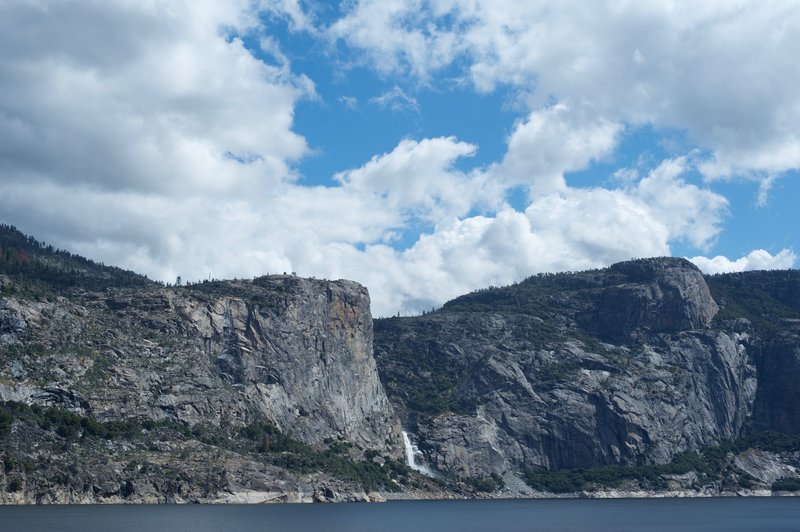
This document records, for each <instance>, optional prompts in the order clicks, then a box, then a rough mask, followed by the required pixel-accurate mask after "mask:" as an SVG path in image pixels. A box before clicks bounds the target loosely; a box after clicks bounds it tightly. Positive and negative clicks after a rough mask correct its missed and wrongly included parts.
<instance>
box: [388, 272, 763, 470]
mask: <svg viewBox="0 0 800 532" xmlns="http://www.w3.org/2000/svg"><path fill="white" fill-rule="evenodd" d="M526 283H527V285H526ZM526 283H523V284H522V285H520V286H519V287H510V288H508V289H499V290H497V291H496V292H494V293H493V292H491V291H489V292H488V293H487V292H482V293H479V294H476V295H474V296H471V297H467V298H465V299H464V300H461V301H459V300H456V302H455V303H454V304H452V305H449V306H448V305H446V306H445V308H444V309H443V310H442V311H439V312H436V313H433V314H429V315H427V316H423V317H417V318H405V319H402V318H401V319H397V318H395V319H391V320H385V321H381V322H379V323H376V356H377V357H378V360H379V367H380V368H381V371H382V376H383V379H384V382H385V384H386V386H387V389H388V392H389V394H390V396H391V397H392V398H393V399H394V401H395V404H396V406H397V410H398V411H399V412H400V413H401V414H402V415H403V417H404V420H405V422H406V424H407V425H408V426H409V427H410V428H411V429H412V430H413V431H414V432H416V433H417V435H418V439H419V441H418V444H419V447H420V449H421V450H422V451H423V453H424V454H425V456H426V457H427V459H428V462H429V464H430V465H432V466H433V467H435V468H437V469H438V470H440V471H443V472H446V473H449V474H455V475H457V476H460V477H474V476H485V475H489V474H492V473H494V474H500V475H502V474H505V473H508V472H519V471H522V470H525V469H537V468H542V469H551V470H554V469H562V468H574V467H589V466H594V465H599V464H627V465H637V464H645V463H665V462H668V461H669V460H670V459H671V458H672V457H673V456H674V455H675V454H676V453H680V452H682V451H687V450H697V449H700V448H702V447H705V446H709V445H714V444H717V443H719V442H720V441H723V440H727V439H731V438H735V437H737V436H738V435H739V434H740V432H741V430H742V428H743V426H744V425H745V422H746V421H747V420H748V419H750V417H751V415H752V412H753V404H754V401H755V396H756V369H755V366H754V362H753V360H752V358H751V355H750V354H749V353H748V351H747V348H746V346H747V344H748V341H749V338H750V337H749V335H748V333H747V332H746V331H745V330H742V327H739V328H730V327H728V328H726V327H722V328H717V329H711V328H709V327H710V325H711V324H712V319H713V317H714V315H715V314H716V312H717V305H716V303H715V302H714V299H713V298H712V297H711V294H710V291H709V288H708V285H707V284H706V282H705V280H704V278H703V276H702V275H701V274H700V272H699V271H698V270H697V268H695V267H694V266H693V265H691V264H689V263H688V262H687V261H684V260H680V259H650V260H645V261H634V262H631V263H623V264H619V265H615V266H613V267H611V268H609V269H608V270H602V271H595V272H587V273H585V274H574V275H572V276H564V277H562V278H559V277H555V278H553V277H540V278H534V279H531V280H529V281H526ZM493 298H494V302H495V303H496V304H493ZM493 307H494V310H492V308H493ZM413 353H419V356H424V357H425V359H426V361H427V362H426V363H424V364H423V363H416V364H415V362H414V359H413V358H412V357H413ZM431 360H435V361H438V362H436V363H432V362H430V361H431ZM430 380H433V381H440V382H444V383H445V387H444V388H445V392H447V393H448V394H449V401H448V403H447V404H444V405H442V404H437V403H434V402H426V401H425V395H424V394H421V393H415V389H416V390H424V389H425V386H426V383H427V382H428V381H430Z"/></svg>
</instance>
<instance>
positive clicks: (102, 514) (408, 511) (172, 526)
mask: <svg viewBox="0 0 800 532" xmlns="http://www.w3.org/2000/svg"><path fill="white" fill-rule="evenodd" d="M0 530H2V531H3V532H10V531H26V532H29V531H39V530H41V531H44V530H47V531H50V530H60V531H92V530H113V531H114V532H133V531H151V530H169V531H187V532H189V531H192V532H203V531H241V532H244V531H251V530H252V531H256V530H257V531H275V532H278V531H304V530H308V531H342V532H345V531H347V532H360V531H373V530H380V531H387V532H391V531H398V532H399V531H406V530H414V531H418V532H424V531H459V532H463V531H488V530H492V531H538V530H541V531H553V532H559V531H564V532H566V531H570V532H572V531H574V532H578V531H584V530H594V531H609V532H610V531H614V532H624V531H641V530H647V531H650V532H654V531H666V530H670V531H671V530H681V531H691V530H697V531H705V532H710V531H720V532H721V531H726V532H731V531H755V530H758V531H773V530H781V531H797V530H800V499H798V498H793V497H752V498H715V499H705V498H695V499H537V500H465V501H394V502H387V503H382V504H366V503H350V504H276V505H219V506H214V505H161V506H148V505H144V506H142V505H128V506H116V505H107V506H93V505H86V506H77V505H76V506H7V507H0Z"/></svg>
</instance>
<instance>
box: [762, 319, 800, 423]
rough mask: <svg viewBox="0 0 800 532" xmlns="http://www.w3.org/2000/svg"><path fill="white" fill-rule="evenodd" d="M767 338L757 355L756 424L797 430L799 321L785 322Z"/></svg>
mask: <svg viewBox="0 0 800 532" xmlns="http://www.w3.org/2000/svg"><path fill="white" fill-rule="evenodd" d="M787 327H788V330H785V331H781V332H780V333H778V334H776V335H775V336H774V337H773V338H771V339H769V340H768V341H767V342H766V345H765V346H764V349H763V355H762V356H761V357H759V359H758V372H759V381H760V382H763V383H765V384H764V385H763V386H759V388H758V396H757V400H756V412H755V418H756V424H757V426H758V428H761V429H764V430H773V431H776V432H787V433H795V434H796V433H800V385H799V383H800V322H790V323H788V324H787Z"/></svg>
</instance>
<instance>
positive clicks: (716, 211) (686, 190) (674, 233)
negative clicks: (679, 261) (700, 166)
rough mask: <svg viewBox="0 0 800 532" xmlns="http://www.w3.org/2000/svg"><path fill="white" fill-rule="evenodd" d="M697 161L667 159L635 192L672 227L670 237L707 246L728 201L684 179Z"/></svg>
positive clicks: (710, 243) (681, 158)
mask: <svg viewBox="0 0 800 532" xmlns="http://www.w3.org/2000/svg"><path fill="white" fill-rule="evenodd" d="M693 164H694V163H693V162H692V161H691V160H690V159H689V158H687V157H679V158H676V159H667V160H665V161H663V162H662V163H661V164H660V165H659V166H658V167H656V168H655V169H654V170H653V171H651V172H650V173H649V174H648V175H647V177H645V178H644V179H642V180H641V181H639V183H638V184H637V185H636V187H635V189H634V193H635V195H636V196H637V197H639V198H641V199H642V200H643V201H644V202H645V203H646V204H647V205H648V206H649V208H650V210H651V212H652V215H653V217H654V218H655V219H657V220H659V221H661V223H663V224H664V225H665V226H666V227H667V228H668V229H669V231H670V240H673V241H674V240H685V241H688V242H689V243H690V244H692V246H694V247H697V248H703V249H707V248H709V247H710V246H711V245H712V244H713V243H714V241H715V239H716V237H717V235H718V234H719V232H720V230H721V226H722V220H723V218H724V216H725V215H726V214H727V212H728V210H727V207H728V201H727V200H726V199H725V198H724V197H722V196H720V195H719V194H716V193H714V192H712V191H710V190H708V189H703V188H700V187H698V186H696V185H692V184H689V183H686V182H685V181H684V180H683V179H682V178H681V176H682V175H683V174H684V173H686V172H687V171H688V170H689V169H690V168H691V167H692V166H693Z"/></svg>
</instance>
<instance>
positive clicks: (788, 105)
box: [329, 0, 800, 179]
mask: <svg viewBox="0 0 800 532" xmlns="http://www.w3.org/2000/svg"><path fill="white" fill-rule="evenodd" d="M799 25H800V5H798V4H797V2H794V1H791V0H785V1H781V0H774V1H767V2H746V1H744V0H736V1H727V0H725V1H711V2H703V3H702V4H698V3H697V2H690V1H688V0H682V1H678V2H674V1H669V0H662V1H651V2H625V3H619V2H611V1H598V2H588V3H587V2H584V1H580V0H571V1H570V0H568V1H558V2H554V1H547V0H541V1H536V2H530V1H524V0H496V1H494V2H478V1H476V0H415V1H413V2H400V1H392V2H386V1H383V0H360V1H356V2H353V3H352V4H351V5H350V10H349V11H348V12H347V13H346V15H345V16H344V17H343V18H342V19H341V20H339V21H337V22H336V23H335V24H333V25H332V27H331V28H330V30H329V33H330V34H331V35H332V36H333V38H336V39H339V40H341V41H344V42H346V43H348V44H349V45H350V46H351V47H352V48H353V49H355V50H358V51H359V53H360V54H362V56H363V57H366V58H367V60H368V61H371V63H372V64H373V65H374V67H375V68H376V69H377V70H379V71H380V72H383V73H384V74H388V73H394V74H397V73H401V72H402V73H410V74H411V75H413V76H416V77H417V78H418V79H420V80H421V81H423V82H427V80H429V79H431V78H432V77H433V76H434V75H435V74H437V73H438V72H441V71H443V70H444V69H445V68H450V67H452V66H454V65H455V66H457V67H459V68H462V67H463V68H462V75H463V76H464V77H465V78H466V79H468V80H469V81H470V82H471V83H472V84H473V85H474V86H475V87H476V88H477V89H478V90H480V91H491V90H493V89H494V88H495V87H496V86H497V85H499V84H505V85H511V86H513V87H517V88H520V89H522V90H525V91H530V94H531V97H530V99H529V105H530V106H531V108H532V109H533V110H534V111H536V110H540V109H542V108H545V107H546V106H547V105H549V102H551V101H552V100H553V99H556V100H560V101H571V102H575V103H581V105H587V106H588V107H589V108H591V109H592V111H593V112H594V113H595V116H596V118H597V120H599V121H607V122H608V123H612V124H615V123H625V124H632V125H639V124H654V125H656V126H658V127H660V128H673V129H678V130H682V131H685V132H686V133H687V134H688V136H689V138H690V140H691V141H692V142H695V143H696V144H697V145H698V146H700V147H701V148H703V149H707V150H710V151H711V152H712V157H711V158H710V160H709V162H708V163H707V164H706V165H704V166H703V167H702V168H701V169H702V170H703V171H704V172H705V173H706V175H707V176H708V178H710V179H715V178H721V177H727V176H730V175H742V176H745V177H750V178H754V179H761V178H763V177H764V176H765V175H775V174H780V173H782V172H785V171H787V170H792V169H798V168H800V93H798V91H797V90H796V87H797V86H798V85H799V84H800V63H799V62H798V61H797V60H796V53H795V50H797V49H800V32H797V31H795V28H797V27H798V26H799Z"/></svg>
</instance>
